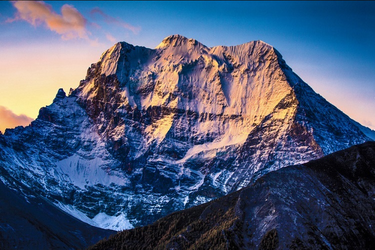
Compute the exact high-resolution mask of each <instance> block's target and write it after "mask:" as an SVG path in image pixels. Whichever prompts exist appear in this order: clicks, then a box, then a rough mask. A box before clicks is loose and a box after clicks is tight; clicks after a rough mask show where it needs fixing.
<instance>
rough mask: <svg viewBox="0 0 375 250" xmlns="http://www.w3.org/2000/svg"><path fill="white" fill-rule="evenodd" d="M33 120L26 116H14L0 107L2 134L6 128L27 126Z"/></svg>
mask: <svg viewBox="0 0 375 250" xmlns="http://www.w3.org/2000/svg"><path fill="white" fill-rule="evenodd" d="M33 120H34V119H32V118H30V117H28V116H26V115H16V114H15V113H13V112H12V111H11V110H9V109H7V108H6V107H3V106H0V131H1V132H4V131H5V129H6V128H14V127H17V126H27V125H29V124H30V122H32V121H33Z"/></svg>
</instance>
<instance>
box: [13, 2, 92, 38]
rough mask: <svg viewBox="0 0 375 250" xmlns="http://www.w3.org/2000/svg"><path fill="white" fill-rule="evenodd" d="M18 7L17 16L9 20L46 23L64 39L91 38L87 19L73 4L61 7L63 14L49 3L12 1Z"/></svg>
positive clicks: (33, 23)
mask: <svg viewBox="0 0 375 250" xmlns="http://www.w3.org/2000/svg"><path fill="white" fill-rule="evenodd" d="M12 3H13V6H14V7H15V8H16V9H17V12H16V14H15V17H14V18H12V19H8V20H7V22H14V21H18V20H25V21H27V22H29V23H30V24H32V25H34V26H39V25H45V26H46V27H47V28H48V29H50V30H51V31H54V32H56V33H58V34H60V35H61V37H62V39H64V40H69V39H74V38H84V39H89V38H88V35H89V34H90V33H89V31H88V30H87V29H86V24H87V20H86V19H85V18H84V17H83V15H82V14H81V13H79V11H78V10H77V9H76V8H74V7H73V6H71V5H68V4H65V5H63V6H62V7H61V14H58V13H56V12H55V11H54V10H53V9H52V7H51V6H50V5H49V4H46V3H44V2H34V1H17V2H12Z"/></svg>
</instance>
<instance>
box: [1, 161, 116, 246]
mask: <svg viewBox="0 0 375 250" xmlns="http://www.w3.org/2000/svg"><path fill="white" fill-rule="evenodd" d="M0 171H1V172H2V174H4V170H2V169H1V168H0ZM13 181H14V182H17V181H16V180H13ZM17 185H18V187H21V186H22V191H21V192H18V191H15V190H12V189H10V188H8V187H7V186H5V185H4V184H3V182H1V181H0V214H1V216H0V249H2V250H8V249H9V250H10V249H25V250H33V249H35V250H40V249H83V248H85V247H88V246H89V245H91V244H94V243H95V242H97V241H98V240H99V239H101V238H103V237H108V236H109V235H111V234H113V233H115V232H114V231H111V230H104V229H100V228H96V227H93V226H90V225H88V224H86V223H84V222H82V221H80V220H78V219H76V218H74V217H72V216H71V215H69V214H67V213H65V212H63V211H61V210H60V209H58V208H57V207H55V206H54V205H52V204H50V202H48V201H47V200H45V199H43V198H40V197H36V196H34V195H32V193H31V191H30V190H29V189H28V188H26V187H25V186H24V185H22V184H21V183H17ZM24 197H26V198H24Z"/></svg>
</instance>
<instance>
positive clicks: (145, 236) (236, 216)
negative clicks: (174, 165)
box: [89, 142, 375, 250]
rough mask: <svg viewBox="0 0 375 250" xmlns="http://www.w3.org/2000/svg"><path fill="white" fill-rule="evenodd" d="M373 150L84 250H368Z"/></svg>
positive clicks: (287, 172) (265, 180)
mask: <svg viewBox="0 0 375 250" xmlns="http://www.w3.org/2000/svg"><path fill="white" fill-rule="evenodd" d="M374 227H375V143H374V142H368V143H365V144H361V145H358V146H353V147H351V148H349V149H346V150H342V151H339V152H336V153H333V154H330V155H328V156H326V157H323V158H321V159H319V160H314V161H310V162H309V163H306V164H303V165H297V166H290V167H286V168H282V169H280V170H277V171H275V172H271V173H268V174H266V175H264V176H263V177H261V178H259V179H258V180H257V181H256V182H255V183H254V184H252V185H250V186H249V187H247V188H244V189H242V190H240V191H237V192H235V193H232V194H230V195H227V196H225V197H222V198H220V199H217V200H214V201H211V202H209V203H207V204H203V205H200V206H197V207H193V208H190V209H187V210H184V211H180V212H176V213H173V214H171V215H169V216H167V217H164V218H162V219H160V220H158V221H156V222H155V223H153V224H152V225H149V226H145V227H141V228H136V229H132V230H128V231H123V232H119V233H117V234H116V235H114V236H112V237H110V238H109V239H108V240H102V241H100V242H99V243H97V244H96V245H94V246H92V247H90V248H89V249H91V250H93V249H108V250H110V249H372V248H373V246H374V244H375V232H374V229H373V228H374Z"/></svg>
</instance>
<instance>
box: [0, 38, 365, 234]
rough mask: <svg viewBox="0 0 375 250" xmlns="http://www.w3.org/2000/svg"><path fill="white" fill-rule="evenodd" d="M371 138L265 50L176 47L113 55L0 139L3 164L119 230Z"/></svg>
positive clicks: (256, 46) (182, 42) (121, 48)
mask: <svg viewBox="0 0 375 250" xmlns="http://www.w3.org/2000/svg"><path fill="white" fill-rule="evenodd" d="M371 133H372V131H370V130H368V129H366V128H364V127H362V126H361V125H359V124H358V123H356V122H354V121H353V120H351V119H350V118H349V117H347V116H346V115H345V114H343V113H342V112H341V111H339V110H338V109H336V108H335V107H334V106H332V105H331V104H329V103H328V102H327V101H326V100H325V99H324V98H322V97H321V96H319V95H318V94H316V93H315V92H314V91H313V90H312V89H311V88H310V87H309V86H308V85H307V84H306V83H304V82H303V81H302V80H301V79H300V78H299V77H298V76H297V75H296V74H295V73H293V71H292V70H291V69H290V68H289V67H288V66H287V65H286V63H285V61H284V60H283V59H282V57H281V55H280V53H279V52H277V51H276V50H275V49H274V48H273V47H271V46H270V45H268V44H266V43H264V42H262V41H255V42H249V43H246V44H242V45H238V46H231V47H226V46H217V47H213V48H208V47H206V46H205V45H203V44H201V43H199V42H198V41H196V40H194V39H187V38H185V37H182V36H179V35H174V36H170V37H167V38H165V39H164V40H163V41H162V43H161V44H160V45H159V46H157V48H156V49H148V48H144V47H138V46H133V45H130V44H127V43H125V42H120V43H117V44H115V45H114V46H113V47H112V48H110V49H109V50H107V51H106V52H105V53H103V55H102V57H101V58H100V60H99V61H98V62H97V63H95V64H92V65H91V67H90V68H89V69H88V72H87V76H86V78H85V79H84V80H82V81H81V82H80V84H79V86H78V87H77V88H76V89H74V90H71V92H70V93H69V95H67V96H66V94H65V93H64V92H63V91H62V90H59V92H58V94H57V96H56V98H55V99H54V102H53V103H52V104H51V105H50V106H47V107H44V108H42V109H41V110H40V113H39V116H38V119H36V120H35V121H34V122H33V123H32V124H31V126H29V127H26V128H17V129H15V130H7V131H6V133H5V134H4V135H3V136H0V152H1V154H0V161H1V165H2V168H3V169H4V170H5V171H7V172H8V173H9V174H10V175H11V176H13V177H15V178H20V179H21V180H22V182H23V183H25V184H26V185H27V186H29V187H32V188H33V189H34V190H35V191H36V192H37V193H38V194H41V195H43V196H44V197H47V198H48V199H50V200H51V201H53V202H54V203H56V204H58V205H59V206H60V207H61V208H62V209H64V210H65V211H68V212H69V213H71V214H72V215H74V216H76V217H77V218H80V219H82V220H84V221H86V222H88V223H90V224H92V225H97V226H100V227H103V228H111V229H122V228H130V227H132V226H139V225H145V224H148V223H151V222H153V221H155V220H156V219H158V218H160V217H161V216H164V215H166V214H169V213H171V212H173V211H176V210H181V209H184V208H187V207H190V206H193V205H198V204H201V203H204V202H207V201H210V200H212V199H214V198H217V197H220V196H223V195H225V194H228V193H230V192H233V191H236V190H238V189H240V188H242V187H245V186H247V185H248V184H249V183H251V182H252V181H253V180H255V179H257V178H258V177H259V176H262V175H264V174H265V173H268V172H269V171H273V170H277V169H279V168H282V167H285V166H287V165H291V164H299V163H303V162H306V161H308V160H312V159H316V158H319V157H321V156H323V155H325V154H329V153H331V152H334V151H337V150H340V149H344V148H347V147H349V146H351V145H355V144H359V143H362V142H365V141H369V140H372V138H371V136H372V135H371ZM2 180H3V182H4V183H6V184H8V185H11V183H10V181H8V180H7V179H6V178H5V177H3V178H2Z"/></svg>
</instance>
